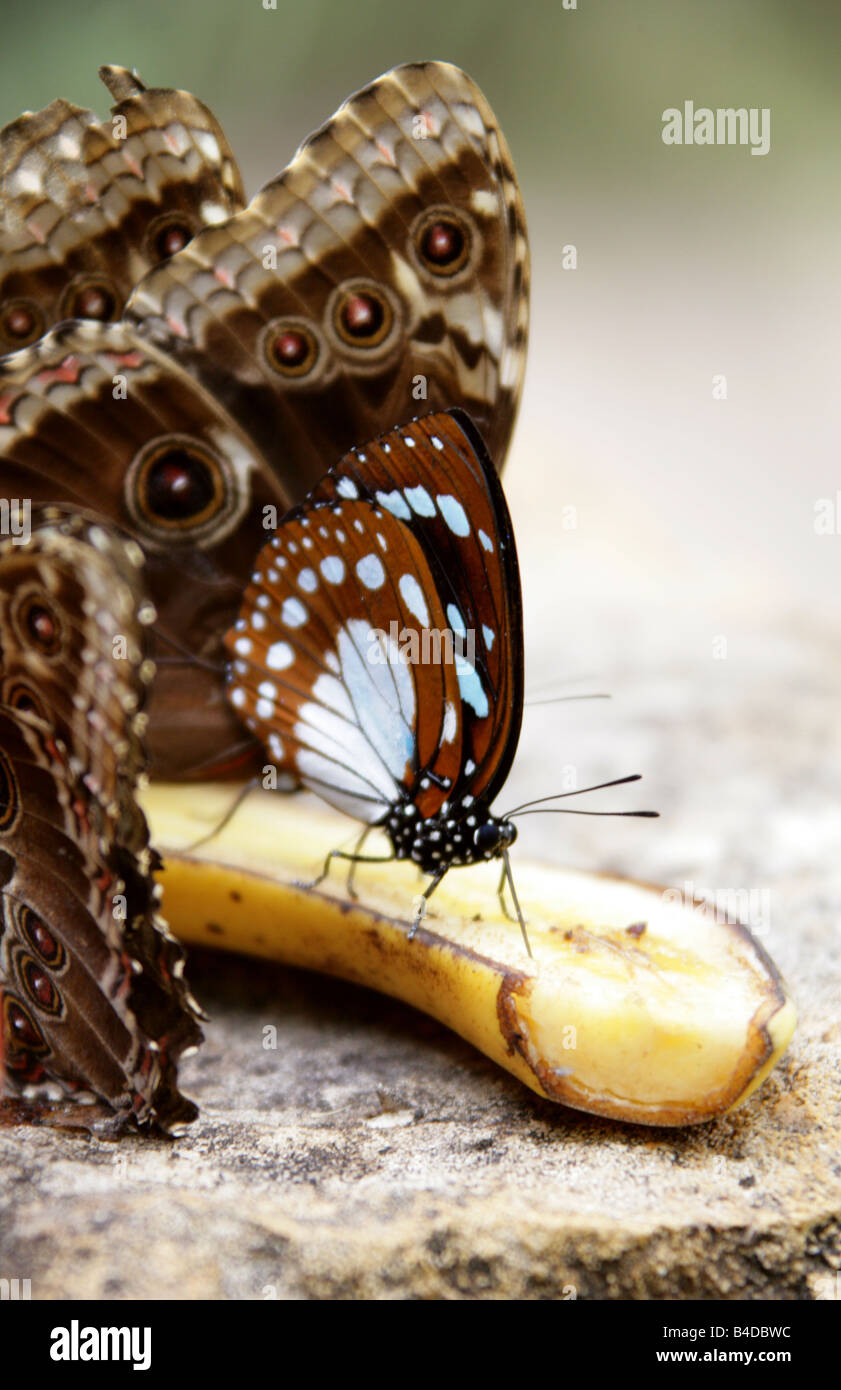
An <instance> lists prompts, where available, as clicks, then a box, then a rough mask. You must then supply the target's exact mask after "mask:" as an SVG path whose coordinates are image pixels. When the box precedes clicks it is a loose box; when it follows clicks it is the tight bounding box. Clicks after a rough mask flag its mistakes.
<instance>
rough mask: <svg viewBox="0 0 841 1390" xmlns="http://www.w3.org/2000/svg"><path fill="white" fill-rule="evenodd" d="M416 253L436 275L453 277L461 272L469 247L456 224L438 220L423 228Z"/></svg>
mask: <svg viewBox="0 0 841 1390" xmlns="http://www.w3.org/2000/svg"><path fill="white" fill-rule="evenodd" d="M418 253H419V255H420V256H421V259H422V260H423V262H424V264H425V265H426V266H428V267H429V269H430V270H431V271H432V272H433V273H434V274H436V275H455V273H456V271H458V270H461V268H462V266H463V265H464V263H465V261H466V260H467V257H468V255H469V254H470V247H469V244H468V240H467V237H466V236H465V234H464V232H463V231H462V229H461V227H460V226H459V224H458V223H457V222H454V221H448V220H445V219H444V218H438V219H436V220H435V221H434V222H428V223H427V224H426V226H424V228H423V230H422V232H421V234H420V236H419V238H418Z"/></svg>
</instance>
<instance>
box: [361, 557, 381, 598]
mask: <svg viewBox="0 0 841 1390" xmlns="http://www.w3.org/2000/svg"><path fill="white" fill-rule="evenodd" d="M356 574H357V577H358V579H359V582H360V583H361V584H364V585H365V588H366V589H381V588H382V586H383V584H384V583H385V570H384V569H383V565H382V561H381V560H380V557H379V556H378V555H373V554H371V555H364V556H363V557H362V559H361V560H359V561H358V562H357V565H356Z"/></svg>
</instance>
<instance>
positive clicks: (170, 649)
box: [0, 323, 284, 775]
mask: <svg viewBox="0 0 841 1390" xmlns="http://www.w3.org/2000/svg"><path fill="white" fill-rule="evenodd" d="M92 338H93V339H94V340H95V348H94V349H93V350H92V349H91V339H92ZM0 455H2V460H3V463H2V476H3V490H4V493H5V495H6V497H7V498H12V499H13V498H18V499H31V501H32V503H33V504H36V505H37V504H41V503H47V502H59V503H63V504H66V505H68V506H72V507H74V508H77V509H82V510H87V511H89V512H95V513H96V515H97V516H98V517H99V518H100V519H101V520H102V521H103V523H105V524H107V525H109V526H111V527H113V526H116V527H117V528H119V529H120V530H122V531H124V532H127V533H129V534H133V535H134V536H135V537H136V538H137V540H138V541H139V542H140V544H141V545H142V546H143V549H144V552H145V554H146V557H147V583H148V587H149V590H150V594H151V597H152V600H153V602H154V603H155V605H156V607H157V610H158V619H157V623H156V626H155V639H154V649H153V655H154V656H155V659H156V661H157V662H158V675H157V677H156V682H155V687H154V691H153V695H152V700H151V703H150V707H149V708H150V719H151V728H150V751H151V754H152V761H153V766H154V767H155V768H156V769H162V770H166V771H167V772H168V774H169V775H186V774H187V773H188V772H191V771H195V770H197V769H200V768H202V767H203V766H204V765H205V764H206V763H208V761H209V762H210V764H211V765H212V766H215V765H217V764H218V763H219V762H220V761H224V759H225V756H226V753H227V751H228V750H235V749H237V748H242V746H243V743H244V742H247V740H244V737H243V731H242V729H241V727H240V726H239V725H238V724H237V721H236V720H235V719H234V717H233V716H232V714H231V712H230V710H229V709H228V707H227V706H226V703H225V700H224V692H223V681H222V663H223V653H222V648H221V641H222V636H223V634H224V631H225V628H226V626H227V625H228V623H229V622H230V621H232V620H233V617H234V616H235V613H236V611H237V608H238V604H239V600H240V596H241V593H242V589H243V586H244V584H245V581H246V578H247V576H248V574H249V573H250V569H251V560H252V558H253V556H254V554H255V553H256V552H257V550H258V548H259V546H260V544H261V543H262V541H263V540H264V539H265V534H266V533H265V529H264V515H263V508H264V507H267V506H268V507H270V508H271V509H272V511H271V513H270V515H271V517H272V518H274V519H276V517H277V515H278V513H279V512H280V511H282V510H283V507H284V499H283V495H282V493H281V491H280V488H279V486H278V485H277V484H276V483H275V482H274V480H273V478H272V476H271V474H270V473H269V472H268V470H266V469H265V467H264V466H263V465H262V463H261V460H260V459H259V458H258V457H257V456H256V455H255V454H254V453H253V451H252V450H251V448H250V446H249V444H248V442H247V440H246V438H245V437H244V435H243V434H242V432H241V430H240V429H239V428H238V426H237V425H236V424H235V423H234V422H233V421H232V420H231V419H229V418H228V417H227V416H226V415H225V414H224V412H223V411H222V410H221V409H220V408H219V406H218V405H217V403H216V402H214V401H212V400H211V399H210V398H209V397H208V396H207V395H206V393H205V392H204V391H202V389H201V387H199V386H198V384H197V383H196V382H194V381H193V380H192V378H190V377H189V376H188V375H187V374H186V373H184V372H181V371H180V369H179V368H178V367H177V366H176V365H175V364H174V363H172V362H170V361H169V360H168V359H167V358H166V357H165V356H164V355H163V354H160V353H158V352H157V350H156V349H155V348H153V347H152V346H151V345H149V344H144V343H142V342H140V341H138V340H137V339H136V337H135V336H134V335H133V334H132V332H131V330H130V329H128V328H127V327H124V326H122V325H118V324H107V325H106V324H89V325H85V324H73V323H71V324H66V325H62V326H61V327H59V328H58V329H54V330H53V332H52V333H50V334H48V335H47V337H46V338H44V339H42V340H41V341H40V342H39V343H37V344H35V345H34V346H33V347H31V348H27V349H25V350H23V351H22V352H20V353H16V354H13V355H12V356H10V357H7V358H5V359H3V360H0Z"/></svg>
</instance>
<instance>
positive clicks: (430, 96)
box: [0, 63, 528, 777]
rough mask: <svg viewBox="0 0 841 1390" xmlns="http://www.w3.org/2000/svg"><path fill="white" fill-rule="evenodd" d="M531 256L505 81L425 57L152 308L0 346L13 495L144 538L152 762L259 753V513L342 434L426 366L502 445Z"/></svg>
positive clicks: (514, 389) (0, 416) (444, 396)
mask: <svg viewBox="0 0 841 1390" xmlns="http://www.w3.org/2000/svg"><path fill="white" fill-rule="evenodd" d="M134 83H135V79H131V78H129V77H128V76H127V75H126V74H124V73H122V74H121V75H118V76H117V77H115V78H113V79H112V86H113V90H114V93H115V95H116V96H118V97H120V98H121V99H122V101H123V103H125V102H129V103H131V102H134V101H140V100H141V98H144V99H145V97H149V96H150V94H148V93H147V94H145V95H144V94H143V93H142V91H141V92H138V93H136V92H135V91H134V88H133V84H134ZM125 88H128V89H129V90H125ZM157 133H158V132H157V127H156V126H155V125H154V123H152V124H150V125H149V127H148V133H147V136H146V138H147V139H149V138H151V135H152V134H155V135H157ZM138 157H139V152H138ZM223 163H224V161H223ZM103 167H105V166H104V165H103ZM154 167H156V166H155V160H153V159H150V161H149V163H148V166H147V165H144V166H142V168H145V169H146V170H147V173H149V171H150V170H151V169H153V168H154ZM149 176H150V180H151V174H150V175H149ZM118 182H121V180H118ZM267 251H269V252H272V253H273V255H274V259H275V262H276V264H275V266H274V268H272V269H268V268H266V266H265V265H264V259H265V258H266V252H267ZM188 253H189V255H188ZM268 259H269V260H271V259H272V257H271V256H269V257H268ZM527 269H528V267H527V247H526V240H525V229H524V223H523V218H522V207H521V203H520V200H519V194H518V191H517V186H516V182H515V179H514V175H513V171H512V169H511V166H510V159H509V156H508V153H507V149H506V147H505V143H504V140H503V138H502V136H501V134H500V132H499V130H498V127H497V125H496V122H495V120H494V118H493V115H492V113H491V112H490V109H489V108H488V106H487V103H486V102H485V100H484V98H483V97H482V95H481V93H480V92H479V91H478V89H477V88H476V87H475V85H474V84H473V83H472V82H471V81H470V79H469V78H467V77H466V76H465V75H464V74H463V73H461V72H459V71H458V69H455V68H452V67H450V66H449V65H448V64H439V63H428V64H416V65H409V66H407V67H405V68H400V69H396V70H395V71H394V72H393V73H390V74H387V75H386V77H384V78H381V79H380V80H379V82H377V83H374V84H373V86H372V87H370V88H368V89H366V90H365V91H364V92H361V93H360V94H359V95H358V96H357V97H355V98H352V99H351V101H350V102H349V103H347V104H346V106H345V107H343V108H342V111H341V112H340V113H339V114H338V115H337V116H336V117H335V118H334V120H333V121H332V122H330V123H328V125H327V126H326V127H325V128H324V129H323V130H322V131H321V132H319V133H317V134H316V135H315V136H314V137H312V139H311V140H310V141H308V142H307V144H306V145H305V146H304V147H303V149H302V151H301V152H300V153H299V155H298V156H297V157H296V159H295V160H294V161H293V163H292V164H291V165H290V167H289V169H288V170H287V171H286V173H285V174H284V175H282V176H281V178H280V179H279V180H276V181H275V182H274V183H273V184H270V185H269V186H268V188H267V189H265V190H264V192H263V194H260V195H258V197H257V199H255V201H254V203H253V204H252V205H251V207H250V208H249V209H247V210H245V211H244V212H243V213H241V214H239V215H237V216H235V217H233V218H232V219H230V220H229V221H228V222H226V223H224V224H223V225H220V226H219V227H214V228H209V229H207V231H206V232H205V233H202V234H200V235H199V236H198V237H196V238H195V240H194V242H193V243H191V245H190V246H187V247H185V248H184V250H183V251H181V252H180V253H179V254H178V255H177V256H174V257H173V258H172V259H171V261H169V262H168V266H167V267H166V268H164V267H160V268H159V270H158V271H152V272H151V273H150V274H149V275H148V276H147V277H146V279H145V280H144V281H143V282H142V286H141V288H139V289H138V292H137V294H136V295H135V296H134V297H133V299H132V302H131V305H130V307H129V310H128V311H127V312H128V316H129V317H130V318H132V319H133V320H134V321H135V326H134V327H133V326H132V324H131V323H129V322H123V323H121V324H119V325H116V324H101V323H96V322H88V323H86V324H72V323H71V324H66V325H61V326H60V327H59V328H57V329H55V330H53V332H52V333H50V334H48V335H47V336H46V337H45V338H44V339H42V340H40V341H39V342H38V343H37V344H34V345H33V346H31V347H30V348H26V349H23V351H21V352H18V353H14V354H12V355H10V356H9V357H7V358H6V359H4V360H2V361H0V455H2V459H3V477H4V483H5V490H6V493H7V496H8V497H15V496H18V497H23V498H32V499H33V500H34V501H36V502H40V501H58V502H66V503H72V504H73V505H76V506H79V507H83V508H87V509H90V510H94V511H96V513H97V514H98V515H99V516H100V517H101V519H102V520H103V522H105V523H107V524H109V525H112V526H114V525H116V526H117V527H119V528H121V529H125V530H127V531H129V532H130V533H132V534H134V535H135V536H136V537H137V539H138V540H139V541H140V543H141V544H142V545H143V547H144V550H145V551H146V554H147V559H148V582H149V585H150V589H151V593H152V597H153V599H154V601H155V604H156V606H157V609H158V614H159V616H158V623H157V626H156V633H155V637H156V645H155V651H154V654H155V658H156V661H157V666H158V676H157V679H156V684H155V689H154V692H153V695H152V698H151V701H150V705H149V713H150V751H151V756H152V765H153V768H154V770H155V771H156V772H157V773H161V774H165V775H168V776H175V777H181V776H200V775H204V776H209V775H219V773H220V772H221V771H235V772H241V771H242V770H244V768H245V767H246V766H247V765H248V760H249V759H250V757H251V754H252V751H253V743H252V742H251V741H249V740H248V739H247V738H245V737H244V736H243V734H242V731H241V729H240V728H239V727H238V725H237V723H236V720H235V719H234V716H233V715H232V713H231V711H230V708H229V707H228V705H227V704H226V702H225V699H224V690H223V683H222V678H221V669H220V667H221V663H220V657H221V638H222V634H223V633H224V631H225V629H226V628H227V626H228V625H229V623H230V621H231V620H232V618H233V616H234V612H235V610H236V607H237V604H238V602H239V598H240V597H241V593H242V589H243V586H244V583H245V580H246V577H247V575H248V573H249V572H250V560H251V558H252V556H253V555H254V554H255V553H256V552H257V550H258V548H259V545H260V544H261V543H262V541H263V540H264V538H265V535H264V522H265V521H266V519H267V517H268V520H269V524H272V525H273V524H274V523H275V521H276V519H277V515H279V514H280V513H282V512H283V511H284V510H285V509H286V507H287V506H288V505H289V504H291V503H294V502H296V501H298V500H300V499H301V497H302V496H303V495H305V493H306V490H307V488H308V487H309V486H311V484H312V483H314V482H315V481H316V480H317V479H318V478H320V477H321V476H322V474H323V471H324V465H325V462H327V461H329V460H330V459H332V458H334V457H336V455H337V453H338V452H339V450H340V449H341V448H344V447H346V446H348V445H350V444H352V443H353V442H355V441H356V440H358V439H359V438H368V437H370V435H371V434H373V433H374V432H375V431H376V430H377V429H379V428H384V427H388V426H390V425H391V424H393V422H394V420H395V419H405V418H406V417H407V415H409V414H411V413H413V410H414V406H412V405H411V404H410V405H409V406H408V408H407V404H406V403H407V401H409V400H410V396H411V388H412V382H413V381H414V378H415V377H416V376H418V377H421V376H422V377H423V378H424V380H425V381H426V383H427V386H428V388H429V389H428V399H429V400H431V401H433V402H438V403H440V404H442V405H450V404H452V403H453V402H455V401H464V402H466V403H468V404H470V405H471V407H472V408H473V409H474V411H475V413H476V415H477V416H478V418H479V419H480V421H483V422H484V424H485V427H486V428H487V429H488V431H489V432H490V437H491V438H492V439H493V440H494V448H495V457H496V458H497V459H501V458H502V456H503V454H504V449H505V446H506V444H507V438H508V434H509V433H510V429H511V425H512V422H513V416H514V412H515V409H516V404H517V399H518V395H519V385H520V378H521V374H522V366H523V357H524V346H525V329H526V317H527V309H528V298H527ZM377 306H379V308H380V309H381V310H382V320H381V322H380V323H379V326H378V327H377V329H376V332H375V333H373V335H372V334H370V333H368V332H367V328H368V327H369V326H370V323H371V322H372V320H371V315H373V319H374V320H376V316H377ZM366 315H367V319H366ZM351 330H353V331H351ZM381 330H384V331H381ZM185 335H186V336H185ZM374 338H375V339H376V341H373V339H374ZM310 348H312V349H313V350H312V353H310ZM301 350H303V351H304V357H303V358H301V359H300V360H297V359H298V357H299V356H300V351H301ZM255 354H256V355H255ZM152 494H154V495H152ZM266 508H273V509H274V511H273V512H268V513H267V512H266V510H265V509H266Z"/></svg>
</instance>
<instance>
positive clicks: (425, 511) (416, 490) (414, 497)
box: [404, 485, 435, 516]
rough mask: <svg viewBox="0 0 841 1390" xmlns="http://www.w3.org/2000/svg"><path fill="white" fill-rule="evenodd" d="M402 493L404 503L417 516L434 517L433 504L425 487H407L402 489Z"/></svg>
mask: <svg viewBox="0 0 841 1390" xmlns="http://www.w3.org/2000/svg"><path fill="white" fill-rule="evenodd" d="M404 492H405V495H406V501H407V502H408V503H409V506H410V507H411V508H412V511H413V512H417V514H418V516H434V515H435V503H434V502H433V500H432V498H431V497H430V495H429V493H428V492H427V490H426V488H425V487H420V485H419V486H418V487H407V488H404Z"/></svg>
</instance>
